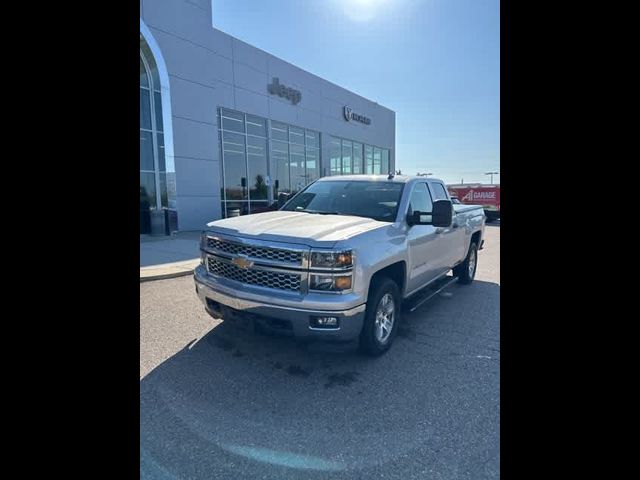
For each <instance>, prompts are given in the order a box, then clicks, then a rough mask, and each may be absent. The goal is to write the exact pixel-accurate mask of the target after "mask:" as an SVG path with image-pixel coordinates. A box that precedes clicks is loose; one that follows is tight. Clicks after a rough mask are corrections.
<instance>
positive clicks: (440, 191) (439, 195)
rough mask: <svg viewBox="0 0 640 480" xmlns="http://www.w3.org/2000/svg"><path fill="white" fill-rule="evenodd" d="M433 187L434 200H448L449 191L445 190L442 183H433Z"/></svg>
mask: <svg viewBox="0 0 640 480" xmlns="http://www.w3.org/2000/svg"><path fill="white" fill-rule="evenodd" d="M431 189H432V190H433V199H434V200H447V192H445V191H444V187H443V186H442V185H441V184H440V183H432V184H431Z"/></svg>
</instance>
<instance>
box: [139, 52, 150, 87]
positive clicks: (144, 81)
mask: <svg viewBox="0 0 640 480" xmlns="http://www.w3.org/2000/svg"><path fill="white" fill-rule="evenodd" d="M140 86H141V87H146V88H149V76H148V75H147V70H146V69H145V68H144V63H142V57H141V58H140Z"/></svg>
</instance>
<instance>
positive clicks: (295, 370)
mask: <svg viewBox="0 0 640 480" xmlns="http://www.w3.org/2000/svg"><path fill="white" fill-rule="evenodd" d="M286 371H287V373H288V374H289V375H299V376H301V377H308V376H309V374H310V373H311V370H310V369H306V368H303V367H301V366H300V365H289V366H288V367H287V370H286Z"/></svg>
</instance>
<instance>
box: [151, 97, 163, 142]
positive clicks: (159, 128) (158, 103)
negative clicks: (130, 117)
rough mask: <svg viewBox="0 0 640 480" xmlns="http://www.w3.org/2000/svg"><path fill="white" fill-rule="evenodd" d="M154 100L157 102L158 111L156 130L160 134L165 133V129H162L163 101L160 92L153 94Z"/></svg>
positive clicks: (156, 108) (155, 105)
mask: <svg viewBox="0 0 640 480" xmlns="http://www.w3.org/2000/svg"><path fill="white" fill-rule="evenodd" d="M153 100H154V102H155V104H154V107H155V111H156V130H158V131H159V132H163V131H164V128H162V100H161V97H160V92H153Z"/></svg>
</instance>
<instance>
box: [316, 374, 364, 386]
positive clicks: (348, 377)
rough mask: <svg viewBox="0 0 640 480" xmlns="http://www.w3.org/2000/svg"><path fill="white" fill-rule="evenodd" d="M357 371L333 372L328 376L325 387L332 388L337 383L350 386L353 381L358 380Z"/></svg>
mask: <svg viewBox="0 0 640 480" xmlns="http://www.w3.org/2000/svg"><path fill="white" fill-rule="evenodd" d="M357 376H358V373H357V372H345V373H332V374H331V375H328V376H327V383H325V384H324V388H332V387H335V386H336V385H340V386H343V387H348V386H349V385H351V384H352V383H353V382H357V381H358V379H357V378H356V377H357Z"/></svg>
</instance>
